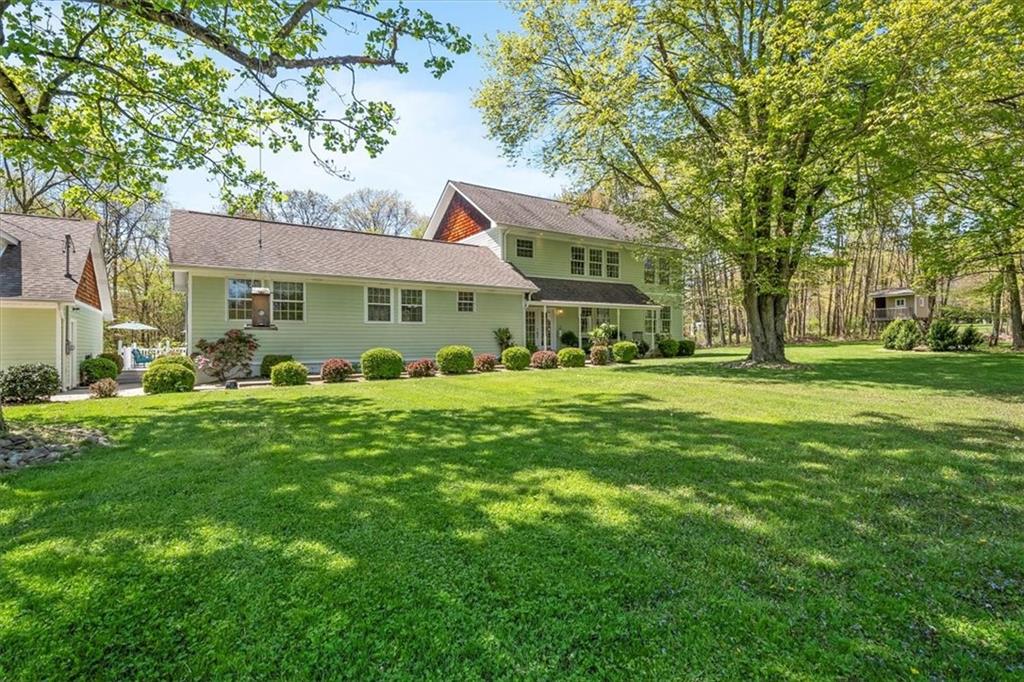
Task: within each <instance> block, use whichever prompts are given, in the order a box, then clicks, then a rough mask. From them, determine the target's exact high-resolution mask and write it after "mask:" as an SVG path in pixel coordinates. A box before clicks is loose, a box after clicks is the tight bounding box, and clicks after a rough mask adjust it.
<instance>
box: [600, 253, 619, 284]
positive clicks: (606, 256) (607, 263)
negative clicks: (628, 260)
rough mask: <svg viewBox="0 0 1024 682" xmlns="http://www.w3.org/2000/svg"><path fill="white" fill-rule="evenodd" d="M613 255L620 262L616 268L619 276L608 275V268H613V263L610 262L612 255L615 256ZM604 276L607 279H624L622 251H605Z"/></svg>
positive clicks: (616, 264)
mask: <svg viewBox="0 0 1024 682" xmlns="http://www.w3.org/2000/svg"><path fill="white" fill-rule="evenodd" d="M613 253H614V254H615V256H616V257H617V258H618V262H617V263H615V268H616V269H617V270H618V272H619V274H617V275H610V274H608V272H609V271H608V268H609V267H611V263H609V262H608V256H609V255H610V254H613ZM604 276H605V277H607V278H608V279H621V278H622V253H621V252H620V251H614V250H612V251H605V253H604Z"/></svg>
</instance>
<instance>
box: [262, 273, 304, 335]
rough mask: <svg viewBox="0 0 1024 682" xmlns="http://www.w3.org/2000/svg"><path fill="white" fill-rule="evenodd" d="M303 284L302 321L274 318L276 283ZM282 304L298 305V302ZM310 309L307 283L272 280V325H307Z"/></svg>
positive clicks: (286, 301)
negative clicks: (307, 302)
mask: <svg viewBox="0 0 1024 682" xmlns="http://www.w3.org/2000/svg"><path fill="white" fill-rule="evenodd" d="M275 282H280V283H282V284H301V285H302V319H301V320H278V319H277V318H276V317H275V316H274V283H275ZM281 303H297V301H291V300H282V301H281ZM308 312H309V308H307V307H306V283H305V282H297V281H295V280H294V279H277V280H270V322H271V323H272V324H306V319H307V317H308Z"/></svg>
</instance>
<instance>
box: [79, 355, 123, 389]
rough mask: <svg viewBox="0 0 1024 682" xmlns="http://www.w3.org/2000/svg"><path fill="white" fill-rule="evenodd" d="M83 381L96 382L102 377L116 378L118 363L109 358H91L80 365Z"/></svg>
mask: <svg viewBox="0 0 1024 682" xmlns="http://www.w3.org/2000/svg"><path fill="white" fill-rule="evenodd" d="M78 369H79V371H80V372H81V373H82V381H84V382H85V383H87V384H94V383H96V382H97V381H99V380H100V379H116V378H117V363H116V362H114V361H113V360H111V359H109V358H89V359H88V360H82V363H81V364H80V365H78Z"/></svg>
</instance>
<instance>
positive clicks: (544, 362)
mask: <svg viewBox="0 0 1024 682" xmlns="http://www.w3.org/2000/svg"><path fill="white" fill-rule="evenodd" d="M530 367H534V368H536V369H555V368H556V367H558V355H556V354H555V351H553V350H539V351H537V352H536V353H534V354H533V355H531V356H530Z"/></svg>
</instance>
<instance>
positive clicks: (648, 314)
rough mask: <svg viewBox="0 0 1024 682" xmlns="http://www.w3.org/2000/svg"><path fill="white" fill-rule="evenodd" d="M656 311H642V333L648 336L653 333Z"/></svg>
mask: <svg viewBox="0 0 1024 682" xmlns="http://www.w3.org/2000/svg"><path fill="white" fill-rule="evenodd" d="M657 315H658V311H656V310H645V311H644V331H645V332H647V333H648V334H653V333H654V332H655V328H654V326H655V324H656V322H657Z"/></svg>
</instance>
